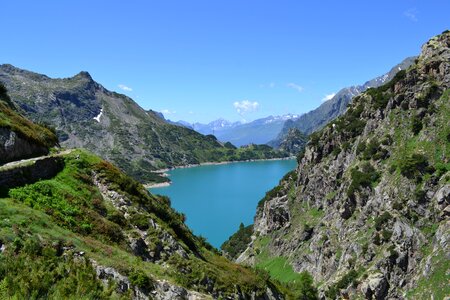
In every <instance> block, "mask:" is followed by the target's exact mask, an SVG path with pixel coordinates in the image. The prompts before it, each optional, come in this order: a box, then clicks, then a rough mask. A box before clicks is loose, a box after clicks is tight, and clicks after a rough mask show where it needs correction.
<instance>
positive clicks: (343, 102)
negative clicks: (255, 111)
mask: <svg viewBox="0 0 450 300" xmlns="http://www.w3.org/2000/svg"><path fill="white" fill-rule="evenodd" d="M415 59H416V57H415V56H413V57H408V58H406V59H404V60H403V61H402V62H401V63H399V64H398V65H396V66H394V67H393V68H392V69H391V70H390V71H389V72H388V73H386V74H384V75H381V76H378V77H376V78H374V79H372V80H369V81H366V82H365V83H364V84H362V85H356V86H351V87H346V88H343V89H341V90H340V91H339V92H337V93H336V95H335V96H334V97H333V98H331V99H330V100H328V101H326V102H324V103H322V105H320V106H319V107H318V108H316V109H314V110H312V111H310V112H308V113H306V114H304V115H301V116H300V117H299V118H296V119H295V120H292V121H289V122H286V123H285V124H284V128H283V130H280V132H279V133H280V134H279V136H278V137H277V138H276V139H275V140H273V141H271V142H270V143H269V145H273V146H276V145H279V144H281V142H282V141H283V140H285V135H286V134H287V133H288V132H289V129H290V128H297V129H298V130H300V131H301V132H303V133H305V134H311V133H312V132H314V131H316V130H318V129H321V128H322V127H324V126H325V125H326V124H328V122H330V121H331V120H333V119H335V118H336V117H338V116H340V115H342V114H343V113H344V112H345V110H346V109H347V106H348V104H349V103H350V102H351V100H352V98H353V97H355V96H357V95H359V94H361V93H362V92H364V91H366V90H367V89H368V88H374V87H379V86H381V85H383V84H384V83H386V82H389V81H390V80H391V79H392V78H394V76H395V74H397V72H399V71H400V70H406V69H407V68H408V67H409V66H411V65H412V64H413V63H414V60H415Z"/></svg>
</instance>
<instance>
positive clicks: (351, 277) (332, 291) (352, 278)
mask: <svg viewBox="0 0 450 300" xmlns="http://www.w3.org/2000/svg"><path fill="white" fill-rule="evenodd" d="M357 277H358V272H356V271H355V270H354V269H351V270H350V271H349V272H348V273H347V274H345V275H344V276H342V278H341V279H340V280H339V281H338V282H336V283H335V284H333V285H331V286H330V288H329V289H328V290H327V291H326V292H325V294H326V296H327V297H328V298H331V299H336V297H337V296H338V294H339V291H340V290H341V289H345V288H347V287H348V286H349V285H350V284H354V283H355V282H356V278H357Z"/></svg>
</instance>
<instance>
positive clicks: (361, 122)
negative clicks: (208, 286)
mask: <svg viewBox="0 0 450 300" xmlns="http://www.w3.org/2000/svg"><path fill="white" fill-rule="evenodd" d="M449 46H450V32H449V31H446V32H444V33H443V34H441V35H439V36H437V37H434V38H432V39H431V40H430V41H429V42H427V43H426V44H425V45H424V46H423V47H422V51H421V54H420V56H419V57H418V59H417V60H416V63H415V64H414V65H412V66H411V67H409V68H408V69H407V70H403V71H400V72H398V73H397V74H396V76H395V77H394V78H393V79H392V80H391V81H390V82H388V83H386V84H385V85H383V86H381V87H379V88H371V89H369V90H367V91H366V92H365V93H363V94H361V95H359V96H357V97H355V98H354V100H353V102H352V104H351V105H350V107H349V108H348V109H347V110H346V112H345V114H344V115H343V116H341V117H339V118H337V119H336V120H334V121H333V122H331V123H330V124H328V125H327V126H326V127H325V128H323V129H322V130H321V131H319V132H317V133H314V134H312V135H311V137H310V141H309V143H308V145H307V147H306V150H305V151H304V153H303V154H302V155H300V157H299V166H298V168H297V170H296V172H292V173H290V174H288V175H287V176H285V178H284V179H283V180H282V181H281V182H280V185H279V186H278V187H276V188H275V189H274V190H272V191H270V192H268V193H267V195H266V197H265V198H264V199H263V200H262V201H261V202H260V204H259V206H258V209H257V214H256V217H255V223H254V232H253V241H252V242H251V243H250V245H249V247H248V248H247V249H246V250H245V252H244V253H242V254H241V256H240V257H239V258H238V261H241V262H246V263H248V264H252V265H256V266H260V267H265V268H266V269H268V270H269V271H271V266H274V265H275V263H276V262H277V261H279V260H280V259H282V260H283V261H284V262H285V264H284V265H283V266H282V267H281V268H287V269H290V268H292V269H293V270H294V271H295V272H301V271H308V272H310V273H311V274H312V276H313V277H314V279H315V281H316V283H317V284H318V285H319V289H320V295H321V298H323V299H325V298H327V299H335V298H344V299H349V298H350V299H356V298H366V299H388V298H389V299H404V298H408V299H429V298H430V297H431V299H443V298H444V297H446V296H449V295H450V289H449V285H448V280H449V267H450V265H449V261H450V260H449V258H450V251H449V249H450V247H449V244H448V243H449V238H450V220H449V216H450V206H449V205H450V101H449V100H450V98H449V97H450V90H449V88H450V49H449ZM268 262H269V263H268ZM276 272H278V273H279V272H280V271H279V270H277V271H276ZM272 273H274V274H275V271H274V272H272Z"/></svg>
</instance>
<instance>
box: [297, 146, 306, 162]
mask: <svg viewBox="0 0 450 300" xmlns="http://www.w3.org/2000/svg"><path fill="white" fill-rule="evenodd" d="M303 157H305V150H304V149H303V150H301V151H300V152H299V153H298V154H297V163H298V164H300V162H301V161H302V159H303Z"/></svg>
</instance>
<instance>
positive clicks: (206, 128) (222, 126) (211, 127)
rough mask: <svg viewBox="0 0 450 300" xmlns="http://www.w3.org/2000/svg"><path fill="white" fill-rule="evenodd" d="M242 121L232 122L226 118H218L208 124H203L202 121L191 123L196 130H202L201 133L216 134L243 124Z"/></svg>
mask: <svg viewBox="0 0 450 300" xmlns="http://www.w3.org/2000/svg"><path fill="white" fill-rule="evenodd" d="M241 124H242V123H241V122H230V121H227V120H225V119H222V118H221V119H217V120H214V121H212V122H209V123H208V124H202V123H198V122H196V123H193V124H191V126H192V128H194V130H195V131H197V132H200V133H201V134H213V135H215V134H216V132H219V131H222V130H227V129H232V128H234V127H236V126H239V125H241Z"/></svg>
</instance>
